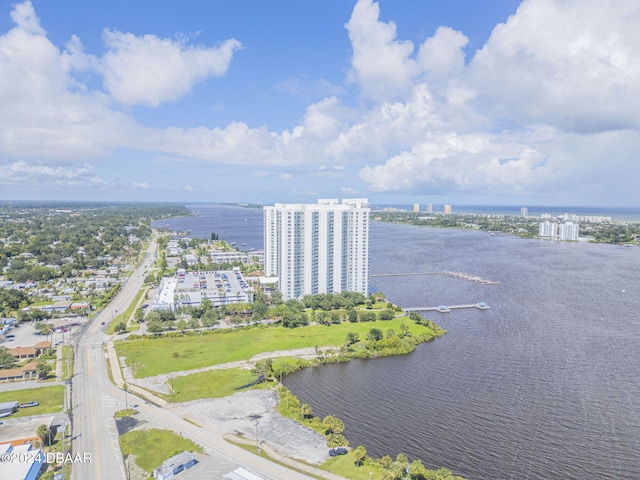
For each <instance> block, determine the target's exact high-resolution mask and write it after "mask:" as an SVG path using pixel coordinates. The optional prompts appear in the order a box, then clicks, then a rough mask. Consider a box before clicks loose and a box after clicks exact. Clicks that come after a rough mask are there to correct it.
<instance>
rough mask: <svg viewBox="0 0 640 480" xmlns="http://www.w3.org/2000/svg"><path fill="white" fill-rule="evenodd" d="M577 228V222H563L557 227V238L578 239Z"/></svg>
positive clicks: (578, 227)
mask: <svg viewBox="0 0 640 480" xmlns="http://www.w3.org/2000/svg"><path fill="white" fill-rule="evenodd" d="M579 229H580V226H579V225H578V224H577V223H574V222H566V223H563V224H561V225H560V228H559V229H558V238H560V240H578V231H579Z"/></svg>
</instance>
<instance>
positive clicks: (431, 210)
mask: <svg viewBox="0 0 640 480" xmlns="http://www.w3.org/2000/svg"><path fill="white" fill-rule="evenodd" d="M427 213H433V205H431V204H430V203H427Z"/></svg>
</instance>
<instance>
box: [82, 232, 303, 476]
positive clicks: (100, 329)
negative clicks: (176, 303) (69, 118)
mask: <svg viewBox="0 0 640 480" xmlns="http://www.w3.org/2000/svg"><path fill="white" fill-rule="evenodd" d="M155 248H156V242H155V240H154V241H152V242H151V244H150V246H149V248H148V250H147V252H146V255H145V259H144V260H143V262H142V263H141V265H140V266H139V267H138V268H137V269H136V270H135V272H133V274H132V275H131V276H130V277H129V279H128V280H127V281H126V282H124V283H123V285H122V289H121V291H120V292H119V293H118V295H117V296H116V297H115V298H114V299H113V300H112V301H111V303H110V304H109V305H108V306H107V307H105V308H104V309H103V310H102V311H101V312H100V313H99V314H98V315H97V316H96V318H95V319H94V320H93V321H92V322H91V324H90V325H88V326H87V328H86V329H85V331H84V332H83V333H82V335H81V336H79V337H78V342H77V345H76V360H75V371H74V378H73V398H72V402H73V414H72V422H73V430H72V438H73V440H72V449H73V453H74V455H76V454H78V453H79V454H80V455H81V456H83V458H84V455H85V454H90V457H91V462H86V463H74V464H73V467H72V478H73V479H74V480H116V479H123V480H124V479H126V478H127V477H126V472H125V465H124V463H123V459H122V455H121V453H120V448H119V443H118V433H117V430H116V426H115V420H114V418H113V413H114V412H115V411H117V410H122V409H124V408H125V400H128V402H129V404H130V405H131V404H133V403H137V404H138V410H139V411H140V412H141V413H142V414H143V415H145V416H147V417H149V418H150V419H152V420H155V421H157V422H158V423H160V424H162V425H163V426H164V428H167V429H171V430H174V431H176V432H179V433H180V434H181V435H182V436H184V437H186V438H189V439H191V440H193V441H194V442H196V443H197V444H199V445H201V446H202V447H203V448H204V450H205V453H208V454H213V455H216V456H218V457H223V458H224V459H226V462H225V463H227V462H228V464H230V465H242V466H245V467H247V468H249V469H250V470H253V471H254V472H256V473H259V474H262V475H264V476H266V477H268V478H269V479H273V480H297V479H305V478H311V477H306V476H304V475H303V474H301V473H299V472H294V471H292V470H289V469H288V468H285V467H282V466H280V465H278V464H276V463H273V462H270V461H268V460H265V459H263V458H261V457H258V456H256V455H253V454H251V453H249V452H247V451H245V450H243V449H241V448H239V447H236V446H234V445H231V444H229V443H228V442H226V441H225V440H224V439H222V438H221V437H220V436H219V435H218V434H215V433H213V432H211V431H209V430H206V429H204V428H200V427H198V426H196V425H193V424H191V423H189V422H187V421H185V420H184V419H183V418H182V416H181V414H180V413H179V412H178V411H177V410H176V409H174V408H160V407H156V406H155V405H151V404H145V403H144V402H143V400H141V399H138V398H137V397H135V396H134V395H132V394H131V393H129V394H127V395H126V397H125V392H124V391H123V390H121V389H120V388H117V387H116V386H115V385H113V383H111V380H110V379H109V376H108V373H107V362H106V359H105V353H104V350H103V343H104V342H105V341H106V339H107V337H106V335H105V333H104V331H105V330H106V326H107V324H108V323H109V322H110V321H111V320H112V319H113V318H114V317H115V316H117V312H123V311H124V310H126V308H127V307H128V306H129V305H130V304H131V302H132V301H133V300H134V299H135V296H136V294H137V292H138V290H139V289H140V288H141V287H142V284H143V281H144V278H145V276H146V274H147V273H146V272H148V271H149V270H150V268H151V266H152V265H153V263H154V261H155ZM101 322H105V325H101ZM202 478H203V480H204V478H205V477H202ZM208 478H220V477H219V476H215V477H208Z"/></svg>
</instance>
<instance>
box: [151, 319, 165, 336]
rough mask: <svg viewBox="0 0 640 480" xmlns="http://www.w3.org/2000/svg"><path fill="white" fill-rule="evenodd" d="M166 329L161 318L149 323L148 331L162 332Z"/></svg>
mask: <svg viewBox="0 0 640 480" xmlns="http://www.w3.org/2000/svg"><path fill="white" fill-rule="evenodd" d="M163 330H164V325H163V324H162V322H161V321H160V320H153V321H151V322H149V323H148V324H147V331H148V332H151V333H160V332H162V331H163Z"/></svg>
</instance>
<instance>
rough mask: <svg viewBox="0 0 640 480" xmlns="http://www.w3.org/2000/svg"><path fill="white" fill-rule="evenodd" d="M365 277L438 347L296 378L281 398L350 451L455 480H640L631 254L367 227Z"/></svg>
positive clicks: (638, 315)
mask: <svg viewBox="0 0 640 480" xmlns="http://www.w3.org/2000/svg"><path fill="white" fill-rule="evenodd" d="M370 258H371V266H370V268H371V273H372V274H374V273H400V272H419V271H425V272H426V271H437V270H453V271H461V272H467V273H471V274H474V275H480V276H482V277H484V278H487V279H490V280H497V281H500V282H501V283H500V284H499V285H478V284H475V283H470V282H466V281H463V280H459V279H454V278H450V277H445V276H442V275H434V276H420V277H415V276H412V277H386V278H385V277H381V278H372V280H371V287H372V288H373V289H375V290H380V291H383V292H385V293H386V294H387V297H388V298H389V299H390V300H391V301H393V302H394V303H398V304H400V305H403V306H407V307H409V306H437V305H440V304H443V303H444V304H450V305H453V304H466V303H475V302H479V301H485V302H487V303H488V304H489V305H490V306H491V309H490V310H488V311H479V310H475V309H473V310H458V311H455V310H454V311H452V312H451V313H448V314H439V313H432V314H430V315H429V318H432V319H433V320H434V321H436V323H438V324H440V325H442V326H443V327H444V328H446V329H447V330H448V333H447V335H445V336H444V337H443V338H441V339H438V340H435V341H434V342H432V343H429V344H425V345H422V346H420V347H419V348H418V349H417V350H416V351H415V352H414V353H412V354H410V355H406V356H401V357H392V358H384V359H375V360H362V361H352V362H350V363H346V364H339V365H328V366H323V367H318V368H313V369H307V370H305V371H302V372H298V373H296V374H294V375H292V376H290V377H289V378H288V379H287V380H286V382H285V383H286V384H287V386H288V387H289V388H290V389H291V390H292V391H293V392H294V393H295V394H296V395H298V396H299V397H300V399H301V401H302V402H307V403H310V404H311V405H312V406H313V408H314V413H315V414H316V415H319V416H324V415H328V414H335V415H337V416H339V417H341V418H342V419H343V420H344V421H345V424H346V425H347V429H346V432H345V433H346V436H347V438H349V440H350V441H351V442H352V444H353V445H354V446H357V445H360V444H362V445H365V446H366V448H367V450H368V451H369V453H370V454H372V455H374V456H381V455H385V454H391V455H392V456H395V455H396V454H397V453H400V452H401V453H405V454H406V455H408V456H409V457H410V458H420V459H421V460H422V461H423V462H424V463H425V465H428V466H430V467H433V468H435V467H439V466H447V467H449V468H451V469H452V470H453V471H454V472H455V473H458V474H460V475H464V476H466V477H468V478H470V479H503V478H504V479H552V478H571V479H601V478H617V479H634V478H636V479H637V478H640V379H639V378H638V366H639V365H640V349H639V348H638V347H639V346H640V282H639V278H638V277H639V274H640V248H639V247H631V248H625V247H618V246H608V245H595V244H588V243H560V242H550V241H542V240H540V241H538V240H523V239H518V238H515V237H511V236H506V235H505V236H502V235H496V236H489V235H488V234H486V233H482V232H471V231H459V230H452V229H432V228H423V227H411V226H402V225H390V224H379V223H373V224H372V227H371V246H370Z"/></svg>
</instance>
